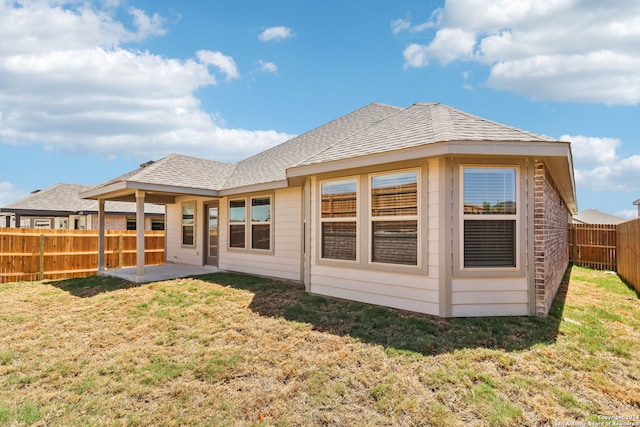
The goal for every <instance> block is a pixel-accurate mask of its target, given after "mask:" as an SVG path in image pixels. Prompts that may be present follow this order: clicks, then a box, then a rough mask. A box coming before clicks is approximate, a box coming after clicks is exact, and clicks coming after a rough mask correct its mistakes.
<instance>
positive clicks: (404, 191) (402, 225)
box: [370, 170, 418, 265]
mask: <svg viewBox="0 0 640 427" xmlns="http://www.w3.org/2000/svg"><path fill="white" fill-rule="evenodd" d="M370 221H371V262H379V263H387V264H406V265H417V264H418V172H417V171H415V170H413V171H407V172H398V173H392V174H385V175H374V176H372V177H371V216H370Z"/></svg>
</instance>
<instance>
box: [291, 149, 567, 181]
mask: <svg viewBox="0 0 640 427" xmlns="http://www.w3.org/2000/svg"><path fill="white" fill-rule="evenodd" d="M444 155H472V156H478V155H480V156H487V155H496V156H526V157H532V156H535V157H567V156H569V157H570V156H571V151H570V148H569V143H565V142H562V141H553V142H552V141H549V142H546V141H442V142H434V143H429V144H424V145H420V146H417V147H411V148H404V149H400V150H394V151H388V152H384V153H374V154H368V155H363V156H358V157H351V158H347V159H341V160H334V161H328V162H319V163H313V164H306V165H305V164H303V165H299V166H294V167H291V168H289V169H287V171H286V172H287V178H294V177H302V176H307V175H315V174H320V173H325V172H334V171H337V170H344V169H354V168H358V167H367V166H375V165H379V164H382V163H391V162H398V161H405V160H412V159H416V158H420V157H436V156H444ZM572 174H573V172H572Z"/></svg>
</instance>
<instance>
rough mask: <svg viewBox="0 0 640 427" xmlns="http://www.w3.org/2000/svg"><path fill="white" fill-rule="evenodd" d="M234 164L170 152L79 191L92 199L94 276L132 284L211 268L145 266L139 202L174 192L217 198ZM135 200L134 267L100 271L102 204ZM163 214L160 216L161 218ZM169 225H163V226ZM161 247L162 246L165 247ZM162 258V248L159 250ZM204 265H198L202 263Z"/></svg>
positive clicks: (165, 198) (161, 200) (165, 199)
mask: <svg viewBox="0 0 640 427" xmlns="http://www.w3.org/2000/svg"><path fill="white" fill-rule="evenodd" d="M233 168H234V165H228V164H225V163H220V162H214V161H212V160H206V159H198V158H195V157H188V156H183V155H179V154H171V155H169V156H167V157H164V158H162V159H160V160H158V161H157V162H153V161H151V162H147V163H143V164H141V165H140V168H139V169H137V170H135V171H132V172H129V173H127V174H125V175H122V176H120V177H118V178H115V179H113V180H111V181H109V182H106V183H104V184H101V185H99V186H97V187H94V188H92V189H90V190H87V191H84V192H82V193H80V197H82V198H85V199H93V200H97V201H98V274H99V275H109V276H116V277H121V278H123V279H126V280H129V281H132V282H135V283H147V282H153V281H156V280H166V279H169V278H176V277H184V276H190V275H193V274H206V273H211V272H213V271H217V269H215V270H214V269H212V268H211V267H201V266H192V265H181V264H172V263H167V264H165V265H163V266H149V267H145V263H144V251H145V246H144V205H145V203H152V204H160V205H165V206H166V205H172V204H175V203H176V198H177V197H179V196H195V197H202V196H204V197H209V198H211V199H212V200H213V199H217V198H218V197H219V190H218V189H219V188H220V187H221V186H222V184H223V183H224V181H225V179H226V178H227V176H228V175H229V174H230V173H231V171H232V170H233ZM107 200H110V201H121V202H135V203H136V267H129V268H123V269H114V270H106V268H105V256H104V253H105V237H104V236H105V202H106V201H107ZM165 218H166V217H165ZM170 226H171V225H170V224H165V230H168V229H169V227H170ZM165 249H166V248H165ZM165 261H166V251H165ZM203 265H204V263H203Z"/></svg>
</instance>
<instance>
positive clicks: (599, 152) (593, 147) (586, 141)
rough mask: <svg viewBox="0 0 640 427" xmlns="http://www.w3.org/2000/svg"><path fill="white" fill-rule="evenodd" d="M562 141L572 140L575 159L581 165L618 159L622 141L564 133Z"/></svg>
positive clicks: (592, 164) (597, 163)
mask: <svg viewBox="0 0 640 427" xmlns="http://www.w3.org/2000/svg"><path fill="white" fill-rule="evenodd" d="M560 140H562V141H569V142H571V152H572V154H573V160H574V162H575V163H576V164H578V165H580V167H587V166H601V165H606V164H611V163H614V162H615V161H616V160H617V154H616V152H617V150H618V148H620V146H621V145H622V141H620V140H619V139H617V138H596V137H591V136H583V135H562V136H561V137H560Z"/></svg>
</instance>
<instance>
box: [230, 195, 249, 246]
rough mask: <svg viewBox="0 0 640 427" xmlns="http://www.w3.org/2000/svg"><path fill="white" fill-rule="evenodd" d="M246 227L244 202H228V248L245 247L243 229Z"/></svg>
mask: <svg viewBox="0 0 640 427" xmlns="http://www.w3.org/2000/svg"><path fill="white" fill-rule="evenodd" d="M246 225H247V209H246V201H245V200H244V199H242V200H231V201H229V247H230V248H244V247H245V229H246Z"/></svg>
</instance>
